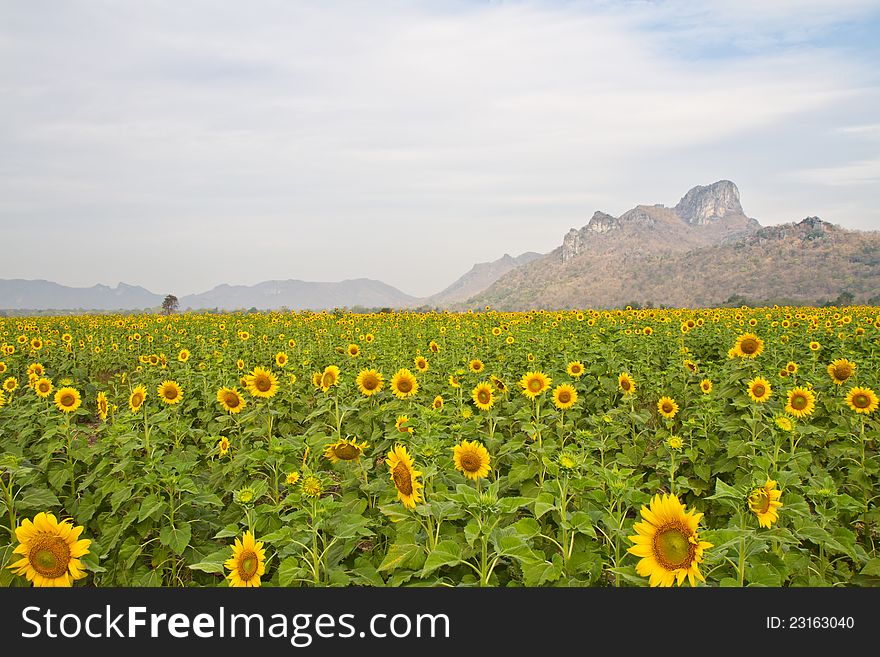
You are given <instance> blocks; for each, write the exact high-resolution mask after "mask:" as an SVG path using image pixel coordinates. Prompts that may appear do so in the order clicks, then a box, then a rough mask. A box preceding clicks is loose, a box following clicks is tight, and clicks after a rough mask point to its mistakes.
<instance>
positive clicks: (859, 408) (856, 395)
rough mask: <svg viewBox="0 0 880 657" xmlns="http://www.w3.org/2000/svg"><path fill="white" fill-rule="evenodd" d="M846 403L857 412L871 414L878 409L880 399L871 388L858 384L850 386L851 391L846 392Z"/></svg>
mask: <svg viewBox="0 0 880 657" xmlns="http://www.w3.org/2000/svg"><path fill="white" fill-rule="evenodd" d="M846 405H847V406H849V407H850V408H851V409H852V410H854V411H855V412H856V413H861V414H863V415H870V414H871V413H873V412H874V411H876V410H877V406H878V405H880V400H878V399H877V394H876V393H875V392H874V391H873V390H871V389H870V388H865V387H862V386H856V387H854V388H850V390H849V392H848V393H846Z"/></svg>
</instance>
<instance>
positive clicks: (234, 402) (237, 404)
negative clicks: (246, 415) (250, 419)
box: [217, 388, 247, 415]
mask: <svg viewBox="0 0 880 657" xmlns="http://www.w3.org/2000/svg"><path fill="white" fill-rule="evenodd" d="M217 401H218V402H219V403H220V405H221V406H222V407H223V410H224V411H226V412H227V413H232V414H233V415H234V414H235V413H241V411H242V409H243V408H244V407H245V406H247V402H246V401H245V399H244V397H242V396H241V395H240V394H239V392H238V390H236V389H235V388H220V390H218V391H217Z"/></svg>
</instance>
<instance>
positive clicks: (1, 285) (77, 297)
mask: <svg viewBox="0 0 880 657" xmlns="http://www.w3.org/2000/svg"><path fill="white" fill-rule="evenodd" d="M164 298H165V297H164V295H159V294H153V293H152V292H150V291H149V290H145V289H144V288H142V287H139V286H137V285H126V284H125V283H119V285H117V286H116V287H108V286H107V285H93V286H92V287H68V286H66V285H59V284H58V283H52V282H51V281H44V280H24V279H11V280H7V279H0V308H3V309H8V310H23V309H28V310H37V309H69V310H73V309H83V310H143V309H144V308H153V307H155V306H161V305H162V300H163V299H164Z"/></svg>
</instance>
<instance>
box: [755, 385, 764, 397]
mask: <svg viewBox="0 0 880 657" xmlns="http://www.w3.org/2000/svg"><path fill="white" fill-rule="evenodd" d="M752 392H753V393H755V397H763V396H764V393H765V392H767V388H765V387H764V386H763V385H762V384H760V383H756V384H755V387H754V388H752Z"/></svg>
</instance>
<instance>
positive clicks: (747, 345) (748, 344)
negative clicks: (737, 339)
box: [739, 338, 758, 354]
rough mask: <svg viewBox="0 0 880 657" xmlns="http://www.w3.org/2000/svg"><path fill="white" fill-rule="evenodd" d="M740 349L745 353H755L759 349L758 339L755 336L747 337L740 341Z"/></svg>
mask: <svg viewBox="0 0 880 657" xmlns="http://www.w3.org/2000/svg"><path fill="white" fill-rule="evenodd" d="M739 350H740V351H741V352H743V353H744V354H753V353H755V352H756V351H758V341H757V340H755V339H754V338H746V339H745V340H743V341H742V342H741V343H740V345H739Z"/></svg>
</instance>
